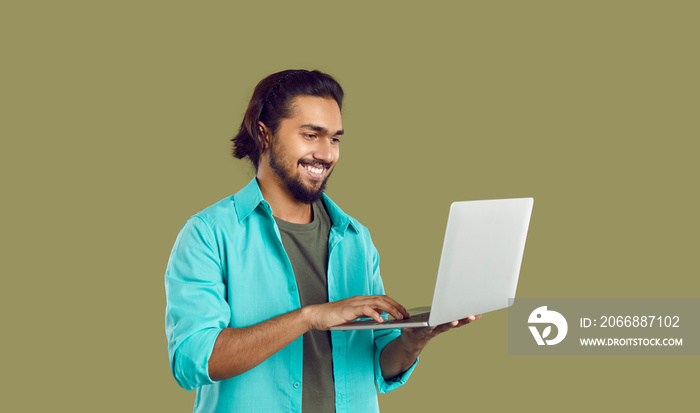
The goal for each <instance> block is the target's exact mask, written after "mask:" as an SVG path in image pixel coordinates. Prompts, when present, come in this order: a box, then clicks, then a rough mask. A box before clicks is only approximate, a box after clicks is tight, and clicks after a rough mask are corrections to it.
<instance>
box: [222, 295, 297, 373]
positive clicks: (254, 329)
mask: <svg viewBox="0 0 700 413" xmlns="http://www.w3.org/2000/svg"><path fill="white" fill-rule="evenodd" d="M310 328H311V327H310V321H309V317H308V310H305V309H304V308H301V309H298V310H295V311H292V312H289V313H286V314H282V315H280V316H278V317H275V318H271V319H269V320H267V321H263V322H262V323H259V324H256V325H253V326H250V327H244V328H226V329H224V330H222V331H221V333H220V334H219V336H218V337H217V339H216V342H215V343H214V349H213V351H212V353H211V356H210V357H209V377H210V378H211V379H212V380H224V379H228V378H231V377H234V376H237V375H239V374H242V373H245V372H246V371H248V370H250V369H252V368H253V367H255V366H257V365H258V364H260V363H262V362H263V361H265V360H267V359H268V358H270V357H271V356H272V355H274V354H275V353H277V352H278V351H280V350H281V349H282V348H284V347H285V346H287V345H288V344H289V343H291V342H292V341H294V340H296V339H297V338H298V337H299V336H301V335H302V334H304V333H305V332H307V331H308V330H309V329H310Z"/></svg>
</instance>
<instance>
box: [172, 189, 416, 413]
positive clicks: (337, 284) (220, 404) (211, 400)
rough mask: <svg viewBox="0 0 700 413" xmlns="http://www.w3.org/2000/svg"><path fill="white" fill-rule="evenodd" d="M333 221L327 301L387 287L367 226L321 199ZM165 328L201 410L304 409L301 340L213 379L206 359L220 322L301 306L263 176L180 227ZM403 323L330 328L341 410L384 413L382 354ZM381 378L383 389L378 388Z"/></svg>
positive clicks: (239, 323) (397, 382)
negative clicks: (396, 327) (388, 327)
mask: <svg viewBox="0 0 700 413" xmlns="http://www.w3.org/2000/svg"><path fill="white" fill-rule="evenodd" d="M323 203H324V205H325V206H326V210H327V211H328V215H329V216H330V218H331V220H332V222H333V225H332V227H331V232H330V235H329V239H328V297H329V301H336V300H341V299H343V298H347V297H352V296H355V295H375V294H384V286H383V284H382V279H381V276H380V275H379V255H378V253H377V250H376V248H375V247H374V244H373V243H372V240H371V238H370V235H369V231H368V230H367V228H365V227H364V226H362V225H361V224H360V223H359V222H358V221H356V220H355V219H353V218H351V217H350V216H348V215H347V214H345V213H344V212H343V211H342V210H341V209H340V208H338V206H337V205H335V204H334V203H333V202H332V201H331V200H330V198H328V197H327V196H326V195H324V196H323ZM165 292H166V296H167V306H166V311H165V313H166V314H165V332H166V335H167V339H168V354H169V357H170V366H171V368H172V372H173V375H174V376H175V379H176V380H177V382H178V384H180V386H182V387H184V388H185V389H187V390H192V389H197V397H196V400H195V406H194V411H195V412H249V411H254V412H295V413H301V411H302V410H301V400H302V386H303V385H304V383H303V380H302V377H303V374H302V369H303V353H302V352H303V345H302V339H303V337H299V338H297V339H296V340H295V341H293V342H292V343H290V344H289V345H288V346H286V347H285V348H283V349H282V350H280V351H279V352H277V353H275V354H274V355H273V356H272V357H270V358H269V359H267V360H265V361H264V362H263V363H261V364H260V365H258V366H256V367H254V368H253V369H251V370H249V371H247V372H245V373H243V374H241V375H239V376H236V377H233V378H230V379H227V380H222V381H213V380H211V379H210V378H209V372H208V362H209V356H210V355H211V352H212V349H213V348H214V342H215V341H216V338H217V337H218V335H219V333H220V332H221V330H222V329H224V328H227V327H234V328H238V327H246V326H251V325H254V324H258V323H260V322H262V321H265V320H268V319H270V318H273V317H275V316H278V315H281V314H285V313H288V312H290V311H293V310H296V309H298V308H299V307H300V303H299V294H298V292H297V284H296V279H295V277H294V272H293V271H292V265H291V263H290V262H289V258H288V257H287V254H286V252H285V251H284V247H283V246H282V240H281V237H280V233H279V229H278V227H277V224H276V223H275V220H274V218H273V216H272V209H271V208H270V205H269V204H268V203H267V201H265V200H264V199H263V197H262V193H261V192H260V188H259V187H258V183H257V180H256V179H255V178H254V179H253V180H252V181H251V182H250V184H248V185H247V186H246V187H245V188H243V189H242V190H240V191H239V192H238V193H236V194H235V195H233V196H230V197H228V198H225V199H223V200H221V201H219V202H218V203H216V204H214V205H212V206H210V207H208V208H206V209H204V210H203V211H201V212H199V213H197V214H195V215H194V216H192V217H191V218H190V219H189V220H188V221H187V223H186V224H185V225H184V227H183V228H182V230H181V231H180V233H179V235H178V237H177V240H176V241H175V245H174V246H173V249H172V252H171V255H170V260H169V262H168V267H167V270H166V272H165ZM399 334H400V331H399V330H358V331H332V332H331V341H332V346H333V376H334V379H335V394H336V411H337V412H338V413H345V412H348V413H349V412H358V413H360V412H361V413H367V412H378V411H379V407H378V403H377V390H379V392H380V393H385V392H388V391H390V390H393V389H394V388H396V387H399V386H401V385H402V384H404V383H405V382H406V380H407V379H408V377H409V376H410V374H411V372H412V371H413V368H415V364H414V365H413V366H412V367H411V368H410V369H409V370H408V371H406V372H405V373H404V374H402V375H401V376H399V377H397V378H396V379H393V380H391V381H386V380H384V379H383V377H382V373H381V367H380V364H379V355H380V353H381V351H382V349H384V347H385V346H386V345H387V344H388V343H389V342H391V341H392V340H393V339H395V338H396V337H398V336H399ZM375 385H376V388H375Z"/></svg>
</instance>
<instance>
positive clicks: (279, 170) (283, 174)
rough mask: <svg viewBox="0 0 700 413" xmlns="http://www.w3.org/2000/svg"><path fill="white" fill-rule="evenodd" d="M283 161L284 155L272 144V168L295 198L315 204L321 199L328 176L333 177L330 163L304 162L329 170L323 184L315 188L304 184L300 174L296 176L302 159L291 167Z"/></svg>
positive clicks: (305, 202)
mask: <svg viewBox="0 0 700 413" xmlns="http://www.w3.org/2000/svg"><path fill="white" fill-rule="evenodd" d="M283 161H284V157H283V156H280V155H279V154H278V153H277V151H276V150H275V146H274V145H272V147H271V148H270V162H269V163H270V168H272V170H273V171H274V172H275V174H277V176H278V177H279V178H280V179H281V180H282V183H284V185H285V187H286V188H287V190H288V191H289V192H290V193H291V194H292V196H293V197H294V199H296V200H297V201H299V202H301V203H304V204H313V203H314V202H316V201H318V200H319V199H321V196H322V195H323V191H325V189H326V183H327V182H328V178H330V177H331V172H332V169H329V168H330V164H327V163H323V162H318V161H312V162H306V161H304V162H303V163H305V164H309V165H314V166H317V167H322V168H324V169H326V170H328V174H327V175H326V178H325V179H324V180H323V182H321V185H320V186H319V187H318V189H313V188H309V187H307V186H306V185H304V183H303V182H302V180H301V177H300V176H298V175H297V176H295V172H296V167H297V166H298V165H299V163H301V162H302V161H301V160H300V161H298V162H297V163H296V164H295V165H294V166H290V167H289V168H288V167H286V166H285V165H284V162H283Z"/></svg>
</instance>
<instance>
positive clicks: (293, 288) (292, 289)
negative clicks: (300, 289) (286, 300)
mask: <svg viewBox="0 0 700 413" xmlns="http://www.w3.org/2000/svg"><path fill="white" fill-rule="evenodd" d="M296 290H297V286H296V285H294V284H290V285H289V291H296Z"/></svg>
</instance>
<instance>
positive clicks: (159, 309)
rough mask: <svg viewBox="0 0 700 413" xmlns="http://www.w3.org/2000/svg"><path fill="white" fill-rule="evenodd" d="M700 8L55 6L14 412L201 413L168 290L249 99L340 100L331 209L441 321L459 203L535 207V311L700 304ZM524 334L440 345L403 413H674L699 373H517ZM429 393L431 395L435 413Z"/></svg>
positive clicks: (25, 263)
mask: <svg viewBox="0 0 700 413" xmlns="http://www.w3.org/2000/svg"><path fill="white" fill-rule="evenodd" d="M699 11H700V8H699V7H698V6H697V3H696V2H692V1H672V0H671V1H664V2H660V1H614V0H613V1H579V2H572V1H566V2H565V1H492V2H486V1H463V2H457V1H430V2H415V3H414V2H399V1H375V2H369V1H366V2H365V1H357V2H352V3H350V2H346V3H340V2H327V1H326V2H320V1H319V2H302V1H297V2H259V3H256V2H219V1H212V2H182V1H167V2H166V1H120V2H94V1H92V2H90V1H82V2H78V1H62V2H50V1H35V2H3V3H2V5H0V43H2V48H1V49H0V50H1V52H0V53H1V55H2V64H1V65H0V71H1V76H0V102H1V103H0V104H1V105H2V106H1V107H0V109H1V113H2V121H0V132H1V133H2V140H1V141H0V145H1V146H0V148H1V149H0V168H1V172H2V173H1V175H0V176H1V177H2V202H1V203H0V205H2V217H3V225H2V230H1V231H0V233H1V234H2V236H1V240H2V260H1V263H0V268H1V271H2V288H1V292H0V294H1V296H0V298H1V300H0V305H1V306H2V307H1V308H2V322H3V333H2V352H1V353H2V360H1V361H2V366H3V368H2V370H3V374H2V376H3V378H2V381H3V383H2V386H1V387H0V388H1V391H2V396H3V397H2V400H3V401H2V404H3V405H5V406H6V407H7V408H3V409H2V410H4V411H13V412H15V411H16V412H20V411H27V412H29V411H32V412H34V411H51V410H58V409H59V408H60V409H61V410H64V409H65V410H69V411H80V412H92V411H100V412H122V411H154V412H157V411H168V412H187V411H191V409H192V403H193V400H194V392H186V391H185V390H183V389H181V388H179V387H178V386H177V384H176V383H175V381H174V379H173V378H172V376H171V373H170V369H169V365H168V357H167V351H166V340H165V334H164V308H165V293H164V288H163V273H164V270H165V266H166V264H167V260H168V256H169V253H170V249H171V247H172V244H173V242H174V240H175V237H176V235H177V233H178V231H179V230H180V228H181V226H182V225H183V224H184V222H185V221H186V220H187V218H188V217H189V216H190V215H192V214H194V213H196V212H197V211H199V210H200V209H202V208H204V207H206V206H208V205H210V204H212V203H214V202H216V201H218V200H219V199H221V198H224V197H226V196H228V195H230V194H233V193H235V192H236V191H238V190H239V189H240V188H241V187H242V186H244V185H245V184H246V183H247V182H249V180H250V179H251V178H252V177H253V175H254V173H253V171H252V169H251V167H250V166H249V165H248V164H247V163H246V162H244V161H239V160H235V159H233V158H232V157H231V155H230V152H231V146H230V142H229V139H230V138H231V137H232V136H233V135H234V133H235V131H236V130H237V128H238V126H239V125H240V121H241V118H242V115H243V112H244V110H245V107H246V104H247V102H248V100H249V98H250V95H251V93H252V90H253V88H254V86H255V84H256V83H257V82H258V81H259V80H260V79H262V78H263V77H264V76H266V75H268V74H270V73H272V72H275V71H278V70H283V69H288V68H306V69H320V70H323V71H326V72H328V73H330V74H331V75H333V76H335V77H336V78H337V79H338V80H339V81H340V83H341V84H342V85H343V87H344V89H345V91H346V101H345V106H344V110H343V121H344V128H345V130H346V136H345V137H344V138H343V141H342V144H341V158H340V161H339V163H338V165H337V168H336V171H335V173H334V174H333V177H332V178H331V180H330V182H329V187H328V191H327V192H328V194H329V195H330V196H331V197H332V198H333V199H334V200H335V201H336V202H337V203H338V204H339V205H340V206H341V207H342V208H343V209H344V210H345V211H346V212H347V213H349V214H350V215H352V216H354V217H356V218H357V219H359V220H360V221H361V222H362V223H363V224H365V225H366V226H368V227H369V228H370V230H371V232H372V236H373V239H374V242H375V244H376V246H377V248H378V249H379V252H380V255H381V260H382V261H381V263H382V274H383V278H384V282H385V285H386V288H387V291H388V292H389V294H390V295H391V296H393V297H394V298H396V299H397V300H399V301H400V302H402V303H403V304H404V305H406V306H409V307H410V306H414V305H422V304H425V303H427V302H429V301H430V299H431V298H432V287H433V283H434V276H435V273H436V270H437V264H438V259H439V252H440V249H441V247H442V237H443V234H444V228H445V223H446V219H447V211H448V208H449V204H450V202H452V201H455V200H470V199H489V198H506V197H521V196H532V197H534V198H535V207H534V212H533V216H532V222H531V226H530V234H529V237H528V241H527V246H526V249H525V258H524V261H523V266H522V272H521V278H520V284H519V288H518V295H519V296H522V297H665V298H672V297H697V296H698V287H699V286H700V283H699V281H698V275H700V274H699V272H698V265H697V251H698V249H699V248H698V247H700V243H699V242H698V230H700V225H699V220H698V215H697V211H698V200H699V197H698V176H699V173H698V172H699V168H698V148H699V145H698V143H697V141H698V138H699V137H700V134H699V133H698V132H699V129H700V128H699V127H698V113H699V112H698V109H699V104H698V96H699V95H700V93H699V92H700V90H699V89H700V88H699V86H700V81H699V80H698V73H700V67H699V66H700V64H699V63H700V59H699V58H698V38H700V28H699V27H700V25H698V12H699ZM507 314H508V313H507V310H500V311H497V312H494V313H491V314H487V315H485V316H484V317H483V319H481V320H480V321H479V322H477V323H474V324H472V325H469V326H466V327H464V328H462V329H460V330H457V331H454V332H452V333H450V334H448V335H444V336H441V337H439V338H437V339H436V340H435V341H434V342H433V343H431V345H430V347H429V348H428V349H426V351H425V352H424V353H423V355H422V357H421V362H420V365H419V366H418V368H417V369H416V371H415V372H414V374H413V377H412V378H411V380H410V381H409V383H408V384H407V385H406V386H404V387H403V388H401V389H399V390H396V391H394V392H392V393H390V394H388V395H382V396H380V404H381V408H382V412H385V413H392V412H417V411H436V412H443V411H445V412H448V411H460V412H461V411H472V410H473V411H507V410H514V409H518V410H521V409H524V408H528V409H530V408H532V409H538V410H544V411H551V410H556V411H561V410H567V411H587V410H592V409H593V410H611V409H613V408H614V409H624V410H625V411H658V410H661V409H663V410H674V409H678V408H681V406H687V405H688V404H694V403H695V393H696V384H697V380H695V379H694V378H691V375H690V374H689V373H690V372H693V371H697V368H698V365H699V363H698V361H699V358H698V356H697V355H695V356H511V355H508V346H507V322H508V319H507ZM426 395H427V396H426Z"/></svg>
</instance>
